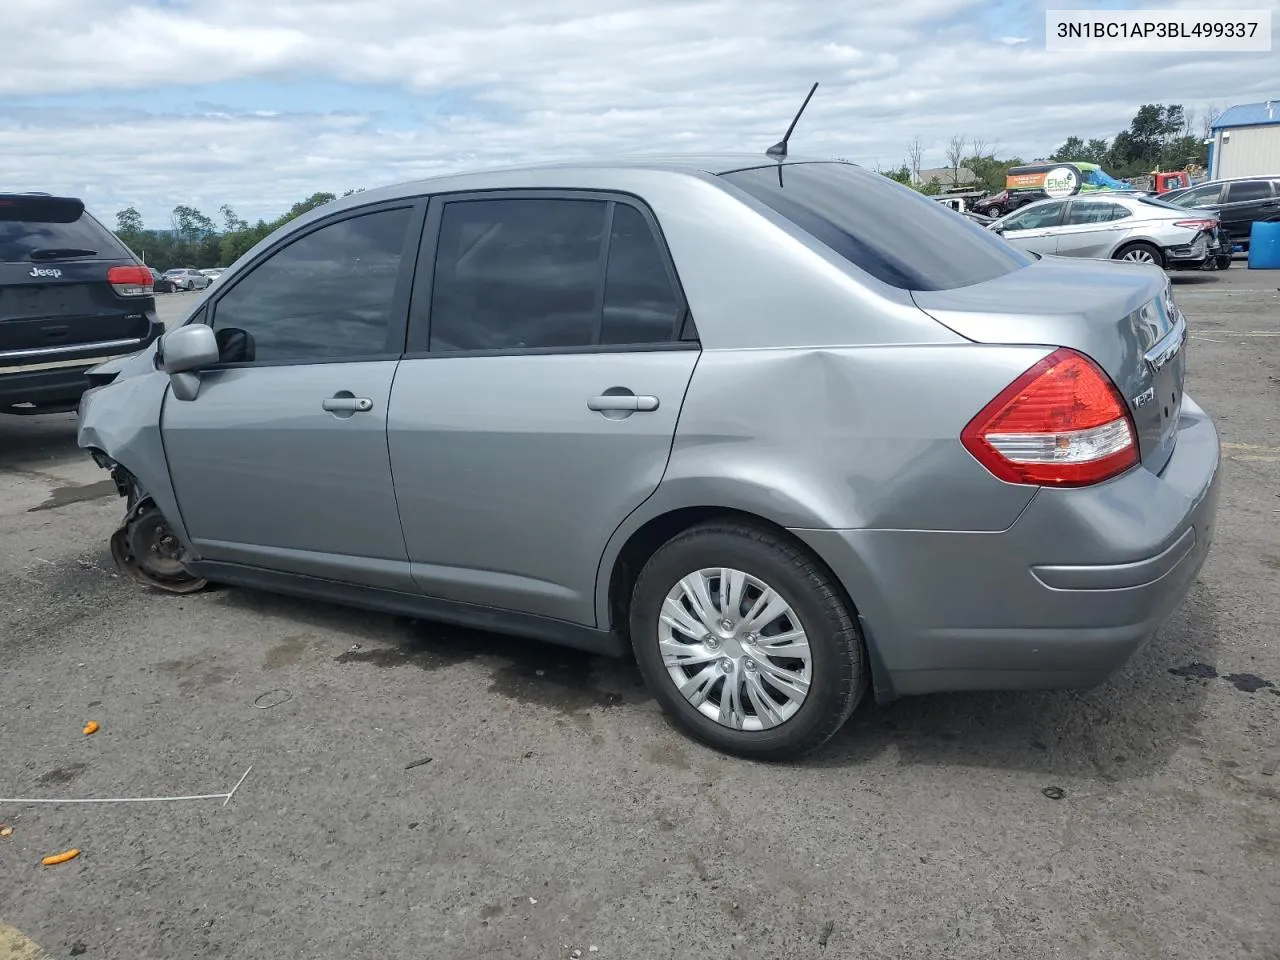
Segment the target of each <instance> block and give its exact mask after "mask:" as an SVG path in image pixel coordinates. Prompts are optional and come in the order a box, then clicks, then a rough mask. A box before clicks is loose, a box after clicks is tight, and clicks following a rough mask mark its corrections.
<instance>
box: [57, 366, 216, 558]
mask: <svg viewBox="0 0 1280 960" xmlns="http://www.w3.org/2000/svg"><path fill="white" fill-rule="evenodd" d="M168 389H169V377H168V376H167V375H166V374H164V373H162V372H160V371H158V370H154V369H152V370H150V371H148V372H146V373H143V374H141V375H138V376H132V377H121V378H117V379H116V380H115V381H113V382H112V383H109V384H107V385H106V386H100V387H94V388H91V389H90V390H87V391H86V392H85V394H84V396H83V398H82V399H81V402H80V412H79V424H78V427H77V431H76V442H77V443H78V444H79V445H80V447H81V448H83V449H84V450H87V451H89V453H90V454H91V455H92V456H93V458H94V461H95V462H96V463H97V464H98V465H99V466H101V467H104V468H105V469H108V470H111V471H112V475H113V477H114V478H115V480H116V484H117V487H119V488H120V492H121V494H122V495H128V492H129V488H128V481H127V480H125V479H122V478H121V477H120V476H118V475H117V473H118V469H117V468H121V469H123V470H124V471H125V472H126V473H127V474H128V476H129V477H131V478H132V481H133V483H135V484H136V485H137V487H138V488H140V490H142V491H145V492H146V496H147V497H148V498H149V499H150V500H151V501H153V502H154V503H155V506H156V508H157V509H158V510H159V511H160V513H161V514H162V515H163V517H164V519H165V521H166V524H167V525H168V527H169V529H170V530H171V531H172V533H173V535H174V536H176V537H177V538H178V540H179V541H180V542H181V544H182V546H183V547H184V548H185V549H186V550H187V551H188V552H190V551H191V540H190V537H189V536H188V535H187V530H186V527H185V525H184V524H183V522H182V511H181V510H179V509H178V501H177V498H176V497H175V495H174V492H173V484H172V483H171V482H170V480H169V467H168V463H167V462H166V460H165V455H164V443H163V441H162V439H161V437H160V416H161V412H162V410H163V408H164V400H165V394H166V392H167V391H168ZM135 505H136V504H134V503H133V502H130V504H129V507H130V508H131V509H132V508H133V507H134V506H135Z"/></svg>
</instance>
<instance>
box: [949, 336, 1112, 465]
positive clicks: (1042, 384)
mask: <svg viewBox="0 0 1280 960" xmlns="http://www.w3.org/2000/svg"><path fill="white" fill-rule="evenodd" d="M960 440H961V442H962V443H963V444H964V446H965V449H966V450H968V451H969V452H970V453H971V454H973V456H974V457H975V458H976V459H977V461H978V462H979V463H981V464H982V465H983V466H984V467H986V468H987V469H988V470H990V471H991V473H993V474H994V475H995V476H997V477H999V478H1000V479H1001V480H1005V481H1007V482H1009V483H1025V484H1035V485H1037V486H1050V487H1083V486H1088V485H1089V484H1094V483H1101V482H1102V481H1103V480H1109V479H1111V478H1112V477H1114V476H1117V475H1119V474H1121V473H1124V472H1125V471H1126V470H1128V469H1130V468H1131V467H1134V466H1136V465H1137V463H1138V439H1137V436H1136V434H1135V431H1134V427H1133V420H1132V418H1131V417H1130V416H1129V411H1128V410H1127V409H1126V407H1125V404H1124V400H1123V399H1122V398H1121V396H1120V393H1119V391H1117V390H1116V387H1115V384H1113V383H1112V382H1111V379H1110V378H1109V377H1108V376H1107V375H1106V374H1105V373H1103V371H1102V370H1101V369H1099V368H1098V365H1097V364H1095V363H1094V362H1093V361H1092V360H1090V359H1089V358H1088V357H1086V356H1084V355H1083V354H1080V353H1076V352H1075V351H1074V350H1069V349H1067V348H1065V347H1064V348H1062V349H1060V350H1055V351H1054V352H1053V353H1051V354H1050V355H1049V356H1047V357H1045V358H1044V359H1043V360H1041V361H1040V362H1039V363H1037V364H1036V365H1035V366H1034V367H1032V368H1031V369H1030V370H1028V371H1027V372H1026V373H1024V374H1022V376H1020V377H1018V379H1017V380H1015V381H1014V382H1013V383H1011V384H1010V385H1009V386H1008V387H1006V388H1005V389H1004V390H1003V391H1002V392H1001V393H1000V395H999V396H998V397H996V398H995V399H994V400H992V401H991V402H990V403H989V404H987V405H986V407H984V408H983V409H982V412H981V413H979V414H978V415H977V416H976V417H974V418H973V419H972V420H971V421H970V422H969V425H968V426H966V427H965V428H964V430H963V432H962V433H961V434H960Z"/></svg>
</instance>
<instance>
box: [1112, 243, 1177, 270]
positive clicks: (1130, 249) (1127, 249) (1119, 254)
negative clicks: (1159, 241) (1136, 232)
mask: <svg viewBox="0 0 1280 960" xmlns="http://www.w3.org/2000/svg"><path fill="white" fill-rule="evenodd" d="M1139 253H1142V254H1146V255H1147V256H1148V257H1150V258H1151V259H1150V262H1151V263H1154V264H1155V265H1156V266H1157V267H1160V268H1161V269H1164V265H1165V263H1164V254H1163V253H1162V252H1161V251H1160V248H1159V247H1157V246H1153V245H1152V244H1150V243H1147V242H1146V241H1145V240H1135V241H1133V243H1126V244H1125V245H1124V246H1123V247H1121V248H1120V249H1119V250H1117V251H1116V252H1115V255H1114V256H1113V258H1112V259H1114V260H1129V259H1131V255H1132V254H1139ZM1139 262H1141V261H1139Z"/></svg>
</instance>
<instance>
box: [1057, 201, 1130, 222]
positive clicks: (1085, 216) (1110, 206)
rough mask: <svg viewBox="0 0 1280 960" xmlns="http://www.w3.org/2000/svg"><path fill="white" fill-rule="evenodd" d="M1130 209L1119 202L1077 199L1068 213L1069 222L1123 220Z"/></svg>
mask: <svg viewBox="0 0 1280 960" xmlns="http://www.w3.org/2000/svg"><path fill="white" fill-rule="evenodd" d="M1127 216H1129V211H1128V210H1126V209H1125V208H1124V207H1122V206H1120V204H1118V203H1096V202H1086V201H1081V200H1077V201H1075V202H1073V203H1072V204H1071V212H1070V213H1068V214H1067V221H1066V222H1067V223H1068V224H1081V223H1110V222H1111V221H1113V220H1123V219H1124V218H1125V217H1127Z"/></svg>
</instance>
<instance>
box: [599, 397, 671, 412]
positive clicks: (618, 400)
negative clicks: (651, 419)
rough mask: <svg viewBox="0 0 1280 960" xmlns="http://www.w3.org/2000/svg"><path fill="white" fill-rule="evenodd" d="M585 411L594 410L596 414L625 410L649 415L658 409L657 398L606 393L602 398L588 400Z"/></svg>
mask: <svg viewBox="0 0 1280 960" xmlns="http://www.w3.org/2000/svg"><path fill="white" fill-rule="evenodd" d="M587 409H588V410H595V411H596V412H597V413H603V412H605V411H614V410H626V411H629V412H631V413H635V412H637V411H639V412H641V413H650V412H652V411H654V410H657V409H658V398H657V397H648V396H636V395H635V394H634V393H621V394H612V393H606V394H603V395H602V396H599V397H592V398H591V399H590V400H588V401H587Z"/></svg>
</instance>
